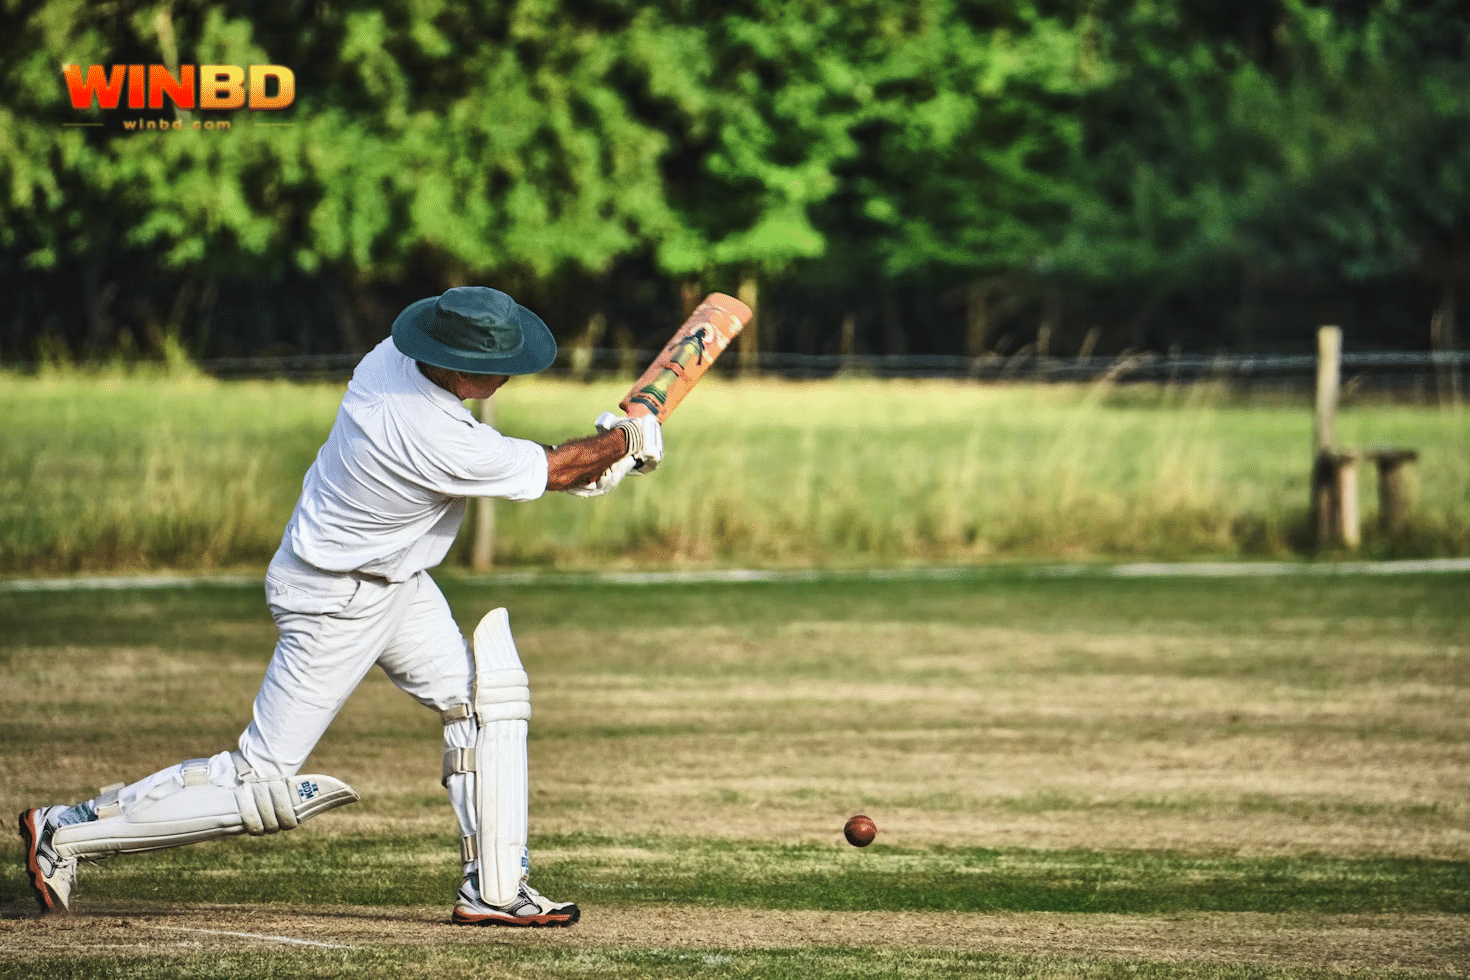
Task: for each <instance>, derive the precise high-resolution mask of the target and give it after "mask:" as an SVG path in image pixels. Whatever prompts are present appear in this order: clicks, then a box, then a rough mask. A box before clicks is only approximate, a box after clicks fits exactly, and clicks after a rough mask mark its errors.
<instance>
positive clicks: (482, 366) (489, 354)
mask: <svg viewBox="0 0 1470 980" xmlns="http://www.w3.org/2000/svg"><path fill="white" fill-rule="evenodd" d="M393 346H395V347H397V348H398V349H399V350H400V351H402V352H403V353H404V354H406V355H407V356H409V357H411V358H413V359H414V360H415V361H422V362H423V363H425V364H432V365H434V366H435V367H441V368H447V369H448V370H450V371H464V372H466V373H468V374H535V373H536V372H537V371H544V370H545V369H546V368H548V367H550V366H551V362H552V361H554V360H556V338H555V337H553V336H552V335H551V330H550V329H549V328H548V327H547V326H546V324H545V323H543V322H542V321H541V318H540V317H539V316H537V315H536V314H534V313H532V312H531V311H530V310H528V309H526V308H525V307H524V306H521V305H520V304H519V303H517V302H516V301H515V300H513V299H511V298H510V297H509V296H507V295H506V294H505V293H502V292H501V291H500V290H498V289H490V288H489V287H488V286H459V287H456V288H455V289H450V290H446V291H445V292H444V294H443V295H441V296H430V297H429V298H428V299H421V300H419V301H418V302H417V303H412V304H410V305H409V306H408V308H406V309H405V310H404V311H403V312H402V313H400V314H398V318H397V319H396V320H394V321H393Z"/></svg>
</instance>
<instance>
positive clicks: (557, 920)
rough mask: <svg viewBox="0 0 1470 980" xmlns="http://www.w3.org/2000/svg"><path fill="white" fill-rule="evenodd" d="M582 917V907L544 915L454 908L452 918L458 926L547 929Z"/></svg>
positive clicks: (564, 924) (569, 923)
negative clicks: (504, 913) (510, 913)
mask: <svg viewBox="0 0 1470 980" xmlns="http://www.w3.org/2000/svg"><path fill="white" fill-rule="evenodd" d="M581 917H582V910H581V909H576V908H574V909H572V910H571V911H570V912H547V913H545V914H543V915H513V916H502V915H472V914H470V913H468V912H461V911H460V910H459V909H455V910H454V916H453V917H452V918H451V920H450V921H451V922H453V923H454V924H455V925H457V926H508V927H510V928H513V929H514V928H520V929H547V928H558V927H562V926H569V925H571V924H572V923H574V922H576V921H577V920H578V919H580V918H581Z"/></svg>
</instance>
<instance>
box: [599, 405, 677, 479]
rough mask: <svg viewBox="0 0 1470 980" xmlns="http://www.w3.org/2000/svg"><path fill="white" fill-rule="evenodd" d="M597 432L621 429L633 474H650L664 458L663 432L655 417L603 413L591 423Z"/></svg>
mask: <svg viewBox="0 0 1470 980" xmlns="http://www.w3.org/2000/svg"><path fill="white" fill-rule="evenodd" d="M593 425H595V426H596V428H597V431H598V432H611V431H612V430H614V429H622V430H623V434H624V435H625V436H627V439H628V455H629V456H631V457H632V458H633V473H634V474H635V475H638V476H641V475H643V474H645V473H652V472H653V471H654V470H655V469H657V468H658V464H659V463H661V462H663V458H664V430H663V426H661V425H659V423H658V417H657V416H655V415H631V416H627V417H624V416H621V415H615V414H613V413H612V412H603V413H602V414H601V415H599V416H597V421H596V422H594V423H593Z"/></svg>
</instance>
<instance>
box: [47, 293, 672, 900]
mask: <svg viewBox="0 0 1470 980" xmlns="http://www.w3.org/2000/svg"><path fill="white" fill-rule="evenodd" d="M555 357H556V341H555V339H554V338H553V337H552V335H551V331H550V330H548V329H547V327H546V324H545V323H543V322H542V321H541V319H540V318H539V317H537V316H536V314H534V313H532V312H531V311H530V310H528V309H526V308H525V307H523V306H521V305H519V304H518V303H516V302H515V301H514V300H513V299H511V297H509V296H507V295H506V294H505V293H503V292H500V291H498V290H495V289H489V288H485V287H479V286H470V287H464V288H458V289H451V290H449V291H447V292H445V293H444V294H443V295H441V296H435V297H430V298H428V299H423V300H419V301H418V302H416V303H414V304H412V305H410V306H409V307H408V308H407V309H405V310H404V311H403V312H402V313H401V314H399V316H398V317H397V319H396V320H395V321H394V323H393V330H392V336H391V337H390V338H389V339H387V340H385V341H383V342H382V343H381V344H379V345H378V346H377V348H375V349H374V350H373V351H372V352H371V353H369V354H368V355H367V356H366V357H364V358H363V359H362V361H361V363H360V364H359V365H358V366H357V369H356V371H355V372H354V373H353V376H352V381H351V383H350V384H349V385H348V388H347V393H346V395H345V396H344V397H343V399H342V404H341V407H340V408H339V409H338V412H337V418H336V421H335V423H334V424H333V426H332V431H331V434H330V435H329V436H328V437H327V441H326V443H325V444H324V445H323V446H322V448H321V450H320V451H319V452H318V453H317V457H316V461H315V462H314V463H312V465H311V468H310V469H309V470H307V473H306V477H305V479H304V481H303V482H302V489H301V497H300V499H299V500H298V501H297V503H296V508H295V511H294V512H293V513H292V515H291V519H290V522H289V523H288V524H287V525H286V530H285V534H284V535H283V536H282V539H281V546H280V549H279V550H278V551H277V552H276V554H275V557H274V558H273V559H272V561H271V564H270V568H269V570H268V571H267V573H266V579H265V592H266V601H267V603H268V605H269V607H270V611H271V616H272V617H273V618H274V619H275V622H276V627H277V629H278V631H279V638H278V640H277V642H276V648H275V653H274V655H273V656H272V658H271V661H270V664H269V666H267V668H266V671H265V679H264V680H263V682H262V683H261V686H260V691H259V693H258V694H257V695H256V697H255V704H254V710H253V717H252V719H251V721H250V724H249V725H248V726H247V727H246V728H245V731H244V732H243V733H242V734H241V735H240V739H239V743H238V745H237V746H236V747H235V749H234V750H232V751H223V752H219V753H217V754H215V755H212V756H209V757H207V758H198V759H189V760H186V761H184V762H181V763H179V764H177V765H173V766H170V767H168V768H167V769H163V770H161V771H159V772H156V773H154V774H153V775H151V776H147V777H145V778H143V779H141V780H139V781H137V782H135V783H131V784H126V785H125V784H123V783H117V784H115V785H112V786H108V787H105V788H103V789H102V791H101V792H100V793H99V794H98V795H97V796H96V797H94V798H92V799H90V800H86V801H84V802H82V803H78V804H76V805H74V806H64V805H63V806H41V807H37V808H35V809H31V810H26V811H25V812H23V813H22V814H21V815H20V832H21V836H22V838H23V839H24V841H25V860H26V867H27V871H28V873H29V877H30V882H31V887H32V889H33V890H34V891H35V894H36V899H37V901H38V902H39V903H40V906H41V910H42V912H43V913H58V912H65V911H67V910H69V908H70V905H71V899H72V892H73V889H74V887H75V884H76V876H77V863H78V861H79V860H83V859H100V858H106V857H110V856H112V855H114V854H131V853H136V852H140V851H150V850H155V849H159V848H165V847H174V846H177V845H180V844H190V843H194V842H195V841H203V840H210V839H213V838H216V837H224V836H228V835H231V834H241V833H249V834H257V835H258V834H270V833H276V832H278V831H282V830H291V829H292V828H294V827H296V826H297V825H298V824H299V823H300V822H301V821H302V820H305V819H307V818H309V817H312V816H315V815H316V814H318V813H321V812H323V811H325V810H329V809H332V808H333V807H337V806H341V805H344V804H347V803H352V802H354V801H356V800H357V799H358V796H357V793H356V792H355V791H354V790H353V789H352V788H351V787H350V786H347V785H346V784H345V783H343V782H342V781H340V780H337V779H334V778H332V777H331V776H327V775H304V776H303V775H298V773H299V772H300V770H301V767H302V765H303V764H304V763H305V762H306V759H307V756H308V755H310V754H311V751H312V749H313V748H314V747H315V746H316V744H317V742H318V740H319V739H320V738H321V736H322V734H323V733H324V732H325V731H326V729H327V726H328V725H329V724H331V721H332V719H333V718H334V717H335V716H336V715H337V712H338V711H339V710H340V709H341V708H342V706H343V704H344V703H346V701H347V698H348V696H349V695H350V694H351V693H352V691H353V689H354V688H356V687H357V685H358V682H360V681H361V680H362V679H363V677H364V676H365V675H366V674H367V672H368V671H369V670H370V669H371V668H372V666H373V665H374V664H376V665H378V666H379V667H381V668H382V669H383V670H384V672H385V673H387V675H388V676H389V677H390V678H391V679H392V680H393V683H394V684H396V685H397V686H398V687H399V688H401V689H402V690H404V691H405V692H407V693H408V694H409V695H410V696H412V697H413V698H414V699H416V700H417V701H418V702H419V703H420V704H422V705H424V706H425V707H427V708H429V709H431V710H433V711H435V712H437V713H438V715H439V718H440V720H441V721H442V722H443V726H444V766H443V784H444V786H445V788H446V789H447V790H448V795H449V802H450V805H451V806H452V807H453V809H454V812H455V816H456V817H457V818H458V820H459V827H460V834H461V846H460V857H461V861H462V863H463V866H464V884H463V885H462V886H461V888H460V890H459V895H458V897H457V900H456V902H455V905H454V913H453V921H454V922H456V923H459V924H462V925H492V926H567V925H571V924H572V923H574V922H576V921H577V918H578V916H579V914H580V913H579V911H578V909H577V906H576V905H574V904H571V903H567V902H553V901H551V900H550V899H548V898H546V897H544V896H542V895H541V894H540V893H539V892H537V891H536V889H534V888H532V887H531V885H530V884H529V882H528V880H527V875H528V870H529V855H528V852H527V847H526V841H527V817H528V799H529V792H528V786H527V770H526V724H527V719H529V718H530V717H531V699H530V698H531V696H530V690H529V688H528V686H527V685H528V681H527V677H526V672H525V670H524V669H523V668H522V666H521V660H520V656H519V654H518V653H517V651H516V646H515V640H514V639H513V637H512V636H511V631H510V621H509V618H508V616H507V614H506V611H505V610H504V609H496V610H494V611H492V612H490V613H489V614H487V615H486V616H485V617H484V619H483V620H482V621H481V622H480V624H479V626H478V628H477V629H476V630H475V631H474V635H473V637H472V638H471V640H470V641H469V642H466V640H465V638H464V636H463V635H462V634H461V633H460V630H459V627H458V626H457V625H456V624H455V621H454V618H453V617H452V616H451V614H450V611H449V605H448V603H447V602H446V601H445V599H444V596H443V594H442V593H441V592H440V591H439V588H438V586H437V585H435V583H434V580H433V579H431V578H430V577H429V575H428V573H427V569H430V568H433V567H434V566H435V565H437V564H439V562H440V561H442V560H443V559H444V556H445V554H446V553H447V552H448V551H449V546H450V544H451V543H452V542H453V541H454V537H455V535H456V534H457V533H458V531H459V528H460V525H461V523H463V521H464V516H465V511H466V505H467V499H466V498H469V497H505V498H508V499H510V500H534V499H536V498H537V497H540V496H541V495H542V494H543V493H545V492H547V491H550V490H559V491H566V492H569V493H573V494H575V495H579V496H596V495H599V494H603V493H607V492H608V491H610V490H612V489H613V488H614V487H616V486H617V485H618V483H619V481H621V480H622V479H623V477H625V476H626V475H627V474H629V473H630V472H634V471H635V470H636V471H637V472H640V473H647V472H649V471H651V470H652V469H653V468H654V467H656V466H657V465H658V463H659V462H660V460H661V459H662V458H663V436H662V431H661V428H660V424H659V421H658V417H657V416H656V415H652V414H644V415H637V416H631V417H622V416H616V415H613V414H612V413H604V414H603V415H601V416H599V418H598V420H597V422H596V429H597V431H596V433H595V434H594V435H590V436H587V437H585V438H581V439H575V440H572V441H570V442H566V443H563V444H561V445H559V446H544V445H541V444H539V443H535V442H531V441H528V440H525V439H517V438H513V437H510V436H506V435H503V434H501V433H500V432H498V431H496V430H495V429H494V428H492V427H491V426H488V425H485V424H483V423H481V422H479V421H477V420H476V419H475V417H474V416H473V415H472V414H471V413H470V412H469V411H468V410H467V409H466V408H465V407H464V405H463V404H462V403H461V402H462V400H463V399H482V398H489V397H491V396H492V395H494V394H495V392H496V391H497V390H498V389H499V388H500V387H501V386H502V385H504V384H505V383H506V381H507V380H509V379H510V378H511V377H514V376H516V375H524V374H533V373H535V372H538V371H541V370H544V369H545V368H547V367H548V366H550V364H551V363H552V361H553V360H554V359H555Z"/></svg>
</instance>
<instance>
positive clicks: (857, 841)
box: [842, 813, 878, 847]
mask: <svg viewBox="0 0 1470 980" xmlns="http://www.w3.org/2000/svg"><path fill="white" fill-rule="evenodd" d="M842 836H843V837H846V838H847V842H848V843H849V844H851V845H852V846H853V847H867V846H868V845H869V844H871V843H873V838H874V837H877V836H878V825H877V824H875V823H873V818H872V817H865V816H863V815H862V814H861V813H859V814H858V815H857V816H855V817H852V818H850V819H849V820H848V821H847V823H846V824H845V825H844V826H843V828H842Z"/></svg>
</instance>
